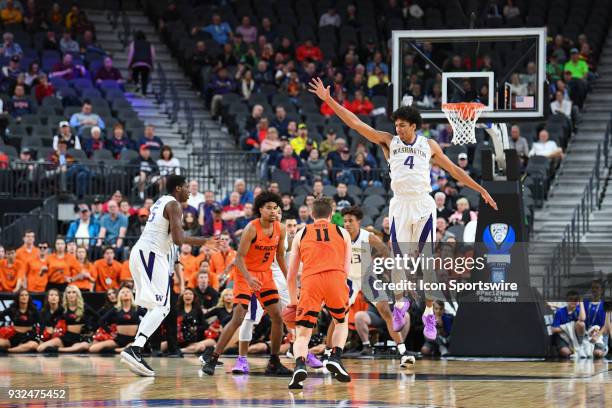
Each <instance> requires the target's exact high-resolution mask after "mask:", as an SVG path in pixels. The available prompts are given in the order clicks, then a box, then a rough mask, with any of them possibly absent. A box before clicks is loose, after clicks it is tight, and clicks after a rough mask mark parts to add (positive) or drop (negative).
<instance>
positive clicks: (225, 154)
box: [187, 150, 262, 196]
mask: <svg viewBox="0 0 612 408" xmlns="http://www.w3.org/2000/svg"><path fill="white" fill-rule="evenodd" d="M260 156H261V154H260V153H257V152H242V151H236V150H229V151H224V150H204V151H203V152H200V153H190V154H189V156H188V158H187V174H188V175H189V178H190V179H196V180H198V182H199V183H200V188H201V189H203V190H204V191H205V190H211V191H215V192H216V193H217V195H218V196H225V194H227V193H228V192H231V189H232V188H233V186H234V181H236V179H238V178H242V179H245V180H246V183H247V185H249V186H255V185H261V184H262V178H261V177H260V171H258V167H259V158H260Z"/></svg>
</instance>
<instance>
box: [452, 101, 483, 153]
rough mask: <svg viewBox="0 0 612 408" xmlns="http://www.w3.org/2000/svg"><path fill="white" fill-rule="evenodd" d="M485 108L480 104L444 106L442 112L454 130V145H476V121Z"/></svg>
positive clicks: (464, 103) (469, 103)
mask: <svg viewBox="0 0 612 408" xmlns="http://www.w3.org/2000/svg"><path fill="white" fill-rule="evenodd" d="M485 108H486V106H485V105H483V104H482V103H478V102H460V103H445V104H442V111H443V112H444V114H445V115H446V118H447V119H448V121H449V123H450V124H451V127H452V128H453V139H452V143H453V144H456V145H463V144H469V143H476V132H475V131H474V130H475V128H476V121H477V120H478V118H479V117H480V114H481V113H482V111H484V110H485Z"/></svg>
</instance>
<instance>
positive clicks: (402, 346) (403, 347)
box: [397, 343, 406, 354]
mask: <svg viewBox="0 0 612 408" xmlns="http://www.w3.org/2000/svg"><path fill="white" fill-rule="evenodd" d="M397 351H399V353H400V354H404V353H405V352H406V345H405V344H404V343H400V344H398V345H397Z"/></svg>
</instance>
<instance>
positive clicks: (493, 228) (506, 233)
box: [482, 223, 516, 254]
mask: <svg viewBox="0 0 612 408" xmlns="http://www.w3.org/2000/svg"><path fill="white" fill-rule="evenodd" d="M482 241H483V242H484V244H485V245H486V246H487V248H488V249H489V252H490V253H494V254H507V253H509V252H510V248H512V246H513V245H514V243H515V242H516V234H515V233H514V228H512V226H511V225H508V224H504V223H495V224H490V225H487V226H486V227H485V229H484V232H483V234H482Z"/></svg>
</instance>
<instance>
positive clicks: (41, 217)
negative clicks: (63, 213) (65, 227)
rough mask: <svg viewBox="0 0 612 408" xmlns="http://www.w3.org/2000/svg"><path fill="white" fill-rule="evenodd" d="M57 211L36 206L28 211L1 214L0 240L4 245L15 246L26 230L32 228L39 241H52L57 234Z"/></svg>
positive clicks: (20, 242)
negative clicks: (53, 211) (46, 210)
mask: <svg viewBox="0 0 612 408" xmlns="http://www.w3.org/2000/svg"><path fill="white" fill-rule="evenodd" d="M56 216H57V213H52V212H45V211H44V209H43V208H40V207H39V208H36V209H34V210H32V211H31V212H30V213H27V214H24V213H19V212H8V213H4V214H3V215H2V219H1V224H0V229H1V231H0V242H2V245H4V246H12V247H17V246H20V245H21V244H22V243H23V241H22V237H23V234H24V233H25V231H26V230H32V231H34V233H35V234H36V238H37V240H39V241H46V242H50V243H51V242H54V241H55V237H56V236H57V221H56V219H57V218H56Z"/></svg>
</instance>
